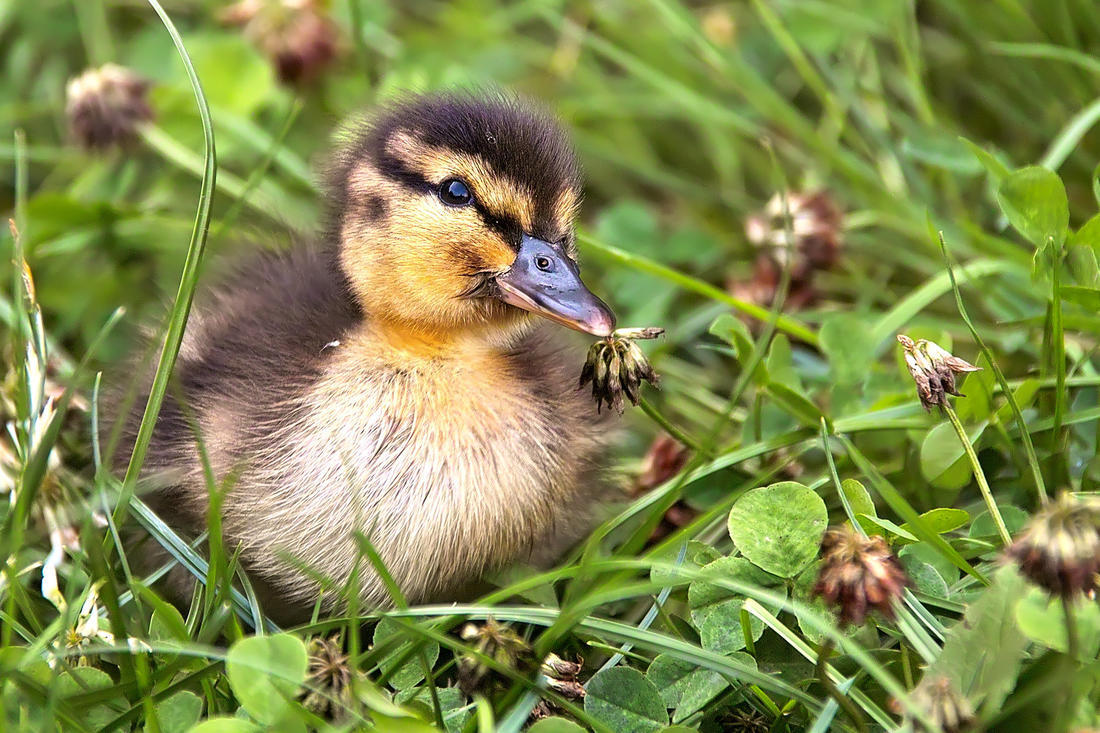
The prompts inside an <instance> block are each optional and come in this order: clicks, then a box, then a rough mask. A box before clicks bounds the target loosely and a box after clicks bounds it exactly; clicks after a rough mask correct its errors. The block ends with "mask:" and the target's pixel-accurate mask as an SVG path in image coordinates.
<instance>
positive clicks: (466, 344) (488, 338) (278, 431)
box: [130, 93, 615, 618]
mask: <svg viewBox="0 0 1100 733" xmlns="http://www.w3.org/2000/svg"><path fill="white" fill-rule="evenodd" d="M327 196H328V208H329V216H328V225H327V226H326V227H325V228H324V230H323V231H324V233H323V235H322V236H321V238H320V239H321V241H320V242H319V243H318V244H316V245H308V244H306V245H300V246H295V247H293V248H291V249H290V250H289V251H287V252H285V253H282V254H268V255H264V256H260V257H257V258H255V259H253V260H251V261H250V262H248V263H247V264H245V265H244V266H243V267H241V268H239V269H238V270H237V271H236V272H235V274H234V275H233V276H232V277H230V278H228V279H227V281H226V282H225V283H224V284H223V285H221V286H220V287H216V288H214V289H213V290H212V291H211V292H208V293H206V294H205V296H204V297H202V298H200V300H199V301H198V304H197V306H196V310H195V312H194V313H193V315H192V317H191V320H190V323H189V325H188V327H187V331H186V333H185V338H184V342H183V346H182V349H181V351H180V355H179V360H178V362H177V366H176V372H175V377H176V379H177V382H178V385H179V389H178V390H177V393H178V394H180V395H182V397H181V402H182V403H183V404H180V403H179V402H175V401H172V400H168V401H166V403H165V406H164V409H163V411H162V414H161V416H160V418H159V420H158V423H157V426H156V429H155V431H154V438H153V442H152V445H151V449H150V452H149V454H148V459H147V462H146V467H145V472H146V475H157V476H160V477H161V485H160V487H159V488H157V489H156V490H155V491H154V492H153V493H152V494H151V495H150V496H149V501H150V503H151V504H152V505H153V507H154V509H156V510H157V511H158V513H159V514H160V515H161V516H162V518H163V519H165V521H167V522H168V523H169V524H171V525H172V526H174V527H175V528H177V529H178V530H180V531H182V532H184V533H185V534H187V535H190V536H195V535H197V534H198V533H199V532H200V531H201V529H202V528H204V527H205V526H206V522H205V515H206V511H207V507H208V500H209V497H208V488H207V482H206V481H205V480H204V478H203V468H202V461H201V457H200V452H199V449H198V447H197V446H198V445H199V444H200V439H201V445H202V446H203V449H204V450H205V452H206V453H207V456H208V460H209V463H210V466H211V467H212V469H213V471H214V474H215V476H216V477H217V478H218V480H219V481H221V480H225V481H226V484H227V485H228V486H229V490H228V492H227V493H226V495H225V496H224V499H223V501H222V504H221V517H222V532H223V536H224V541H225V544H226V546H227V547H229V548H236V547H238V546H239V547H240V548H241V554H240V558H241V561H242V563H243V565H244V567H245V568H246V569H247V571H248V572H249V576H250V578H251V579H252V580H253V583H254V584H255V585H256V586H257V587H258V588H259V590H260V596H261V599H262V600H263V601H264V603H265V605H266V608H267V609H268V610H269V612H271V613H273V615H275V616H276V617H279V616H282V617H284V618H285V617H288V616H293V615H295V614H301V613H302V612H303V611H305V610H308V609H309V608H311V607H312V606H313V605H314V604H315V602H316V601H317V598H318V594H319V586H318V584H317V583H316V582H315V580H313V579H311V578H310V577H309V574H308V573H304V572H302V569H301V568H302V567H303V566H304V567H307V568H309V569H310V570H311V571H312V572H313V573H317V574H320V575H321V576H323V577H326V578H328V579H331V580H332V581H334V582H335V583H337V584H339V585H340V586H343V584H344V583H346V582H347V581H348V578H349V577H350V575H351V572H352V568H353V566H354V565H356V559H357V556H359V555H360V550H359V548H358V545H357V542H356V538H355V534H356V533H357V532H358V533H362V534H363V535H365V536H366V537H368V538H369V540H370V542H371V543H372V544H373V545H374V547H375V548H376V549H377V550H378V552H379V554H380V555H381V558H382V560H383V561H384V563H385V565H386V568H387V569H388V571H389V572H390V574H392V576H393V578H394V580H395V581H396V583H397V585H398V586H399V587H400V589H401V591H402V593H403V594H404V596H405V597H406V598H407V599H408V600H409V601H410V602H412V603H418V602H430V601H447V600H456V599H458V598H459V597H460V596H462V595H463V593H464V592H466V590H467V589H469V588H471V587H472V586H474V585H475V584H476V583H478V581H479V579H481V578H483V577H484V576H485V575H486V574H487V573H489V572H491V571H493V570H496V569H499V568H502V567H504V566H506V565H509V564H513V563H516V562H521V561H522V562H530V563H534V564H540V563H546V562H548V561H551V560H553V559H554V558H555V556H556V554H559V553H560V552H561V551H562V550H563V549H565V547H567V546H568V545H569V544H571V543H573V542H575V541H576V540H577V539H579V537H580V536H581V535H582V534H583V533H584V532H585V531H586V530H587V529H588V528H589V526H590V524H589V518H590V517H591V516H592V506H593V503H594V502H595V501H597V500H598V498H599V497H598V496H597V495H598V494H599V493H600V492H601V487H603V486H604V484H603V483H602V482H601V481H600V480H599V475H598V474H599V467H600V462H601V457H602V454H603V453H604V452H605V449H606V444H607V433H608V429H607V425H606V424H605V423H601V422H600V421H597V420H594V419H593V417H594V415H593V413H594V410H593V409H592V404H591V401H590V400H589V399H587V397H586V396H585V395H584V394H583V393H581V392H579V391H578V390H577V388H576V379H577V374H578V372H579V367H580V363H581V355H580V354H579V353H576V352H574V351H571V350H570V349H569V348H568V347H567V346H565V345H564V344H563V342H562V340H561V338H560V336H561V333H560V332H561V331H562V329H560V328H559V325H561V326H567V327H569V328H572V329H575V330H579V331H582V332H586V333H589V334H594V335H597V336H607V335H608V334H610V333H611V332H612V330H613V329H614V324H615V318H614V315H613V313H612V312H611V310H610V309H609V307H608V306H607V305H606V304H605V303H604V302H603V301H602V300H600V299H599V298H598V297H596V296H595V295H593V294H592V293H591V292H590V291H589V290H588V289H587V288H586V287H585V285H584V284H583V283H582V281H581V278H580V276H579V272H578V265H577V260H576V245H575V234H574V219H575V217H576V214H577V209H578V205H579V203H580V198H581V181H580V174H579V169H578V165H577V162H576V159H575V156H574V153H573V151H572V148H571V146H570V144H569V142H568V140H567V138H566V136H565V134H564V132H563V131H562V129H561V128H560V127H559V126H558V124H557V123H556V122H555V121H554V120H553V119H552V118H551V117H549V116H548V115H546V114H545V113H543V112H541V111H538V110H536V109H533V108H531V107H529V106H527V105H525V104H522V103H519V102H517V101H515V100H512V99H508V98H504V97H497V96H466V95H464V94H453V93H452V94H443V95H430V96H416V97H410V98H406V99H404V100H402V101H399V102H397V103H394V104H391V105H389V106H387V107H385V108H382V109H380V110H377V111H375V112H374V113H373V114H371V115H370V116H369V117H368V118H367V121H366V122H364V123H362V124H361V125H360V126H359V127H358V128H357V129H356V130H355V131H354V132H352V133H351V134H350V136H349V139H348V141H347V144H346V145H344V146H343V148H342V149H341V151H340V152H339V153H337V155H336V156H335V157H334V162H333V163H332V164H331V166H330V172H329V174H328V185H327ZM551 322H553V323H551ZM192 418H193V421H194V422H193V423H192V422H191V420H192ZM130 422H131V424H132V425H136V420H135V419H134V418H133V417H131V420H130ZM195 424H197V433H198V435H197V436H196V434H195V432H194V431H193V430H192V428H191V427H190V426H191V425H195ZM131 434H132V430H131ZM226 477H228V479H227V478H226ZM357 572H358V574H359V586H360V587H359V593H360V596H361V599H362V601H363V602H364V603H366V604H371V605H375V606H381V605H386V604H387V602H388V599H389V596H388V594H387V592H386V590H385V588H384V586H383V583H382V581H381V579H380V578H379V577H378V575H377V574H375V573H374V572H373V571H372V570H370V566H369V563H366V562H360V563H359V570H358V571H357Z"/></svg>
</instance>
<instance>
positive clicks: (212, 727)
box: [187, 717, 263, 733]
mask: <svg viewBox="0 0 1100 733" xmlns="http://www.w3.org/2000/svg"><path fill="white" fill-rule="evenodd" d="M261 730H263V729H262V728H260V726H258V725H256V724H255V723H252V722H250V721H247V720H242V719H241V718H229V717H218V718H210V719H208V720H204V721H203V722H201V723H199V724H198V725H196V726H195V727H194V728H192V729H191V730H189V731H187V733H260V731H261Z"/></svg>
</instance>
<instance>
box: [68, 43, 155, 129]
mask: <svg viewBox="0 0 1100 733" xmlns="http://www.w3.org/2000/svg"><path fill="white" fill-rule="evenodd" d="M149 86H150V85H149V82H148V81H147V80H145V79H142V78H141V77H139V76H138V75H137V74H135V73H134V72H132V71H130V70H129V69H126V68H123V67H121V66H118V65H117V64H106V65H104V66H101V67H99V68H98V69H89V70H88V71H85V72H84V73H83V74H81V75H80V76H78V77H75V78H73V79H71V80H69V83H68V85H67V86H66V88H65V95H66V97H67V101H66V103H65V114H66V116H67V117H68V118H69V130H70V132H71V134H72V136H73V138H74V139H75V140H76V141H77V142H78V143H79V144H80V145H81V146H82V147H84V148H85V149H88V150H103V149H106V148H110V147H115V146H125V145H129V144H131V143H133V142H134V140H135V139H136V138H137V129H138V126H139V125H140V124H141V123H143V122H148V121H149V120H152V119H153V110H152V109H151V108H150V107H149V103H148V101H147V99H146V97H147V95H148V93H149Z"/></svg>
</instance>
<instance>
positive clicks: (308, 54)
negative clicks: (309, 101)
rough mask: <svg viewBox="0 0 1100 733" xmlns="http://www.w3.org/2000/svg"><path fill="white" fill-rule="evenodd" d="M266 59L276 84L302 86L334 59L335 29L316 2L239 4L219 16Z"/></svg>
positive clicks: (247, 1)
mask: <svg viewBox="0 0 1100 733" xmlns="http://www.w3.org/2000/svg"><path fill="white" fill-rule="evenodd" d="M221 17H222V20H223V21H225V22H226V23H229V24H231V25H237V26H241V27H242V28H243V31H244V34H245V36H246V37H247V38H249V39H250V40H251V41H252V42H253V43H255V44H256V46H257V47H259V49H260V50H261V51H262V52H263V53H264V55H265V56H267V57H268V60H269V61H270V62H271V64H272V66H273V67H274V69H275V74H276V76H278V78H279V81H281V82H283V83H284V84H290V85H295V86H304V85H307V84H309V83H311V82H312V81H314V80H315V79H316V78H317V77H318V76H319V75H320V73H321V72H322V71H323V70H324V69H325V67H327V66H328V65H329V64H331V63H332V61H333V60H334V59H335V58H336V55H337V53H338V50H339V48H338V40H339V39H338V35H337V31H336V25H335V24H334V23H333V22H332V19H331V18H329V16H328V15H327V14H326V13H325V12H324V11H323V10H322V8H321V7H320V3H319V2H316V0H242V1H241V2H238V3H236V4H235V5H231V6H230V7H228V8H226V9H225V11H223V13H222V16H221Z"/></svg>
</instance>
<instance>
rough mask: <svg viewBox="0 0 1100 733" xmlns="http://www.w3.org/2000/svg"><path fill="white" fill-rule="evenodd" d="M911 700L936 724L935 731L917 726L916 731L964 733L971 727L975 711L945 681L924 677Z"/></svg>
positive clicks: (947, 680)
mask: <svg viewBox="0 0 1100 733" xmlns="http://www.w3.org/2000/svg"><path fill="white" fill-rule="evenodd" d="M911 699H912V701H913V703H914V704H916V705H917V706H918V707H919V708H920V709H921V710H923V711H924V712H925V714H926V715H927V716H928V717H929V718H930V719H931V721H932V722H933V723H935V724H936V727H934V728H927V727H926V726H924V725H919V726H918V727H917V730H926V729H927V730H928V731H929V733H933V732H935V733H939V732H940V731H942V733H963V731H967V730H970V728H971V727H972V726H973V725H974V708H973V707H972V706H971V705H970V701H969V700H967V699H966V697H965V696H963V694H962V693H961V692H959V691H958V690H957V689H956V688H955V684H954V683H953V682H952V681H951V680H950V679H948V678H947V677H935V678H931V679H929V678H928V677H925V678H924V679H922V680H921V681H920V684H919V685H917V687H916V689H914V690H913V693H912V698H911ZM913 722H914V723H915V722H916V721H913Z"/></svg>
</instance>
